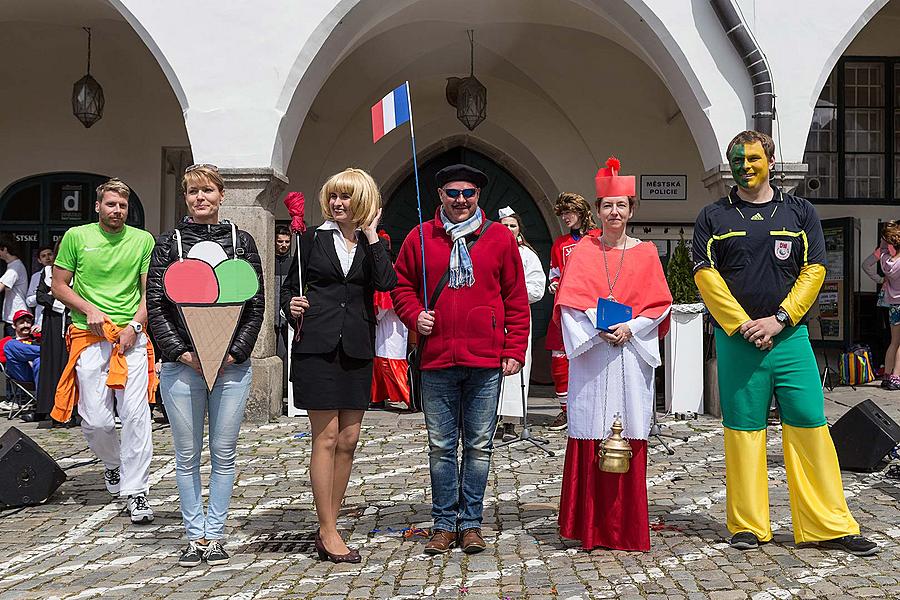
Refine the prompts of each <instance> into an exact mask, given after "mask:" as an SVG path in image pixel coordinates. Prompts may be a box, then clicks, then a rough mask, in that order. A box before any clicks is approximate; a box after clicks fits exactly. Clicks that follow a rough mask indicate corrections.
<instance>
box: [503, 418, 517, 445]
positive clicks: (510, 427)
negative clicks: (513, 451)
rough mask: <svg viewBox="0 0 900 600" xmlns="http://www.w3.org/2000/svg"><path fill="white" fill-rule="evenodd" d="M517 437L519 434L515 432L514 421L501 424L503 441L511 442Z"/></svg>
mask: <svg viewBox="0 0 900 600" xmlns="http://www.w3.org/2000/svg"><path fill="white" fill-rule="evenodd" d="M518 437H519V436H518V434H517V433H516V425H515V423H504V424H503V441H504V442H511V441H513V440H514V439H516V438H518Z"/></svg>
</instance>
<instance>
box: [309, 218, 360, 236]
mask: <svg viewBox="0 0 900 600" xmlns="http://www.w3.org/2000/svg"><path fill="white" fill-rule="evenodd" d="M316 230H317V231H337V232H338V233H340V231H341V226H340V225H338V224H337V223H336V222H335V221H330V220H328V221H325V222H324V223H322V224H321V225H319V226H318V227H316ZM356 231H362V230H361V229H360V228H359V227H357V228H356Z"/></svg>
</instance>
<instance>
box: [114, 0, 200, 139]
mask: <svg viewBox="0 0 900 600" xmlns="http://www.w3.org/2000/svg"><path fill="white" fill-rule="evenodd" d="M106 1H107V2H109V4H110V5H111V6H112V7H113V8H115V9H116V10H117V11H118V12H119V14H121V15H122V18H123V19H125V22H126V23H128V24H129V25H130V26H131V28H132V29H133V30H134V32H135V33H136V34H137V35H138V37H139V38H141V41H142V42H144V45H145V46H147V49H148V50H150V54H152V55H153V58H155V59H156V62H157V63H158V64H159V68H160V69H161V70H162V72H163V74H164V75H165V76H166V80H167V81H168V82H169V86H170V87H171V88H172V92H173V93H174V94H175V97H176V98H177V99H178V104H180V105H181V110H182V112H183V111H186V110H187V109H188V99H187V94H186V93H185V91H184V87H183V86H182V85H181V81H180V80H179V79H178V74H177V73H176V72H175V69H174V68H172V65H171V64H170V63H169V59H168V58H167V57H166V55H165V53H164V52H163V51H162V48H160V47H159V44H157V43H156V40H155V39H153V36H152V35H151V34H150V32H149V31H148V30H147V28H146V27H144V25H143V24H142V23H141V22H140V21H139V20H138V18H137V17H135V16H134V14H133V13H132V12H131V11H130V10H129V9H128V7H127V6H126V5H125V3H124V2H123V1H122V0H106ZM188 132H189V133H190V130H188Z"/></svg>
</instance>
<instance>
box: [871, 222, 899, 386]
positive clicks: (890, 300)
mask: <svg viewBox="0 0 900 600" xmlns="http://www.w3.org/2000/svg"><path fill="white" fill-rule="evenodd" d="M898 252H900V223H898V222H897V221H888V222H887V223H885V225H884V227H883V229H882V232H881V243H880V244H879V245H878V248H876V249H875V252H873V256H876V255H877V258H878V263H879V264H880V265H881V272H882V273H884V281H883V285H882V287H881V291H882V294H883V300H882V302H883V304H886V305H887V307H888V322H889V323H890V327H891V343H890V345H889V346H888V349H887V352H886V353H885V358H884V377H883V378H882V380H881V387H882V388H884V389H886V390H892V391H895V390H900V352H898V351H897V350H898V348H900V256H898ZM867 272H868V271H867Z"/></svg>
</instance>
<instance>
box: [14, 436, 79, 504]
mask: <svg viewBox="0 0 900 600" xmlns="http://www.w3.org/2000/svg"><path fill="white" fill-rule="evenodd" d="M65 480H66V473H65V471H63V470H62V469H60V468H59V465H58V464H56V461H55V460H53V459H52V458H51V457H50V455H49V454H47V453H46V452H45V451H44V449H43V448H41V447H40V446H38V445H37V443H36V442H35V441H34V440H32V439H31V438H30V437H28V436H27V435H25V434H24V433H22V432H21V431H19V430H18V429H16V428H15V427H10V428H9V429H8V430H7V432H6V433H4V434H3V436H2V437H0V508H12V507H15V506H27V505H29V504H40V503H41V502H43V501H44V500H46V499H47V498H49V497H50V495H51V494H53V492H55V491H56V488H58V487H59V486H60V485H62V483H63V482H64V481H65Z"/></svg>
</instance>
